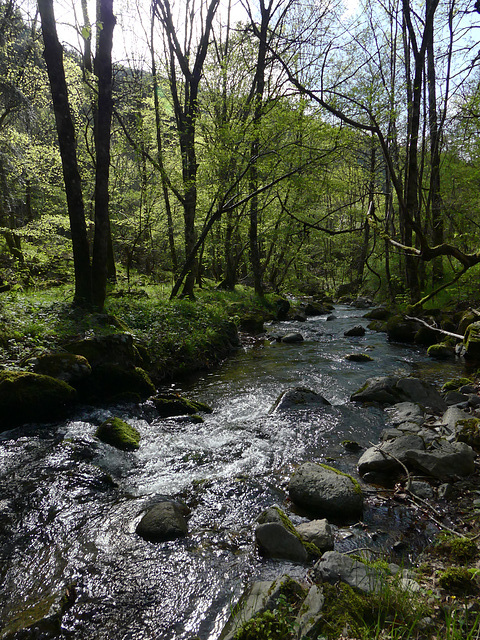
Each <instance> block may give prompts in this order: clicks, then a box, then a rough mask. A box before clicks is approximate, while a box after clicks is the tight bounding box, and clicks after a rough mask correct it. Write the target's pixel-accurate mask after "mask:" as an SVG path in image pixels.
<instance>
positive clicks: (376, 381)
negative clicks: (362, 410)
mask: <svg viewBox="0 0 480 640" xmlns="http://www.w3.org/2000/svg"><path fill="white" fill-rule="evenodd" d="M398 380H399V379H398V378H395V377H393V376H383V377H375V378H369V379H368V380H367V381H366V383H365V384H364V385H363V387H362V388H361V389H359V390H358V391H356V392H355V393H354V394H352V396H351V397H350V400H352V401H353V402H378V403H380V404H396V403H397V402H400V401H401V400H403V398H402V397H401V395H400V394H399V393H398V391H397V390H396V388H395V385H396V384H397V382H398Z"/></svg>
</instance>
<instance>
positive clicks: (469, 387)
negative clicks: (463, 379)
mask: <svg viewBox="0 0 480 640" xmlns="http://www.w3.org/2000/svg"><path fill="white" fill-rule="evenodd" d="M459 391H460V393H464V394H465V395H467V396H468V395H470V394H472V393H473V394H476V393H477V391H478V388H477V387H476V386H475V385H473V384H464V385H463V386H462V387H460V389H459Z"/></svg>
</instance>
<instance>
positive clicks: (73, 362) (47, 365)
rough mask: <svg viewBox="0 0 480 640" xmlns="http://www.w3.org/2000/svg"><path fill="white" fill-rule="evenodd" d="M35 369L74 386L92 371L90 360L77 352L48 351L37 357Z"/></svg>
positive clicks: (36, 371)
mask: <svg viewBox="0 0 480 640" xmlns="http://www.w3.org/2000/svg"><path fill="white" fill-rule="evenodd" d="M33 370H34V371H35V373H39V374H40V375H44V376H51V377H52V378H57V379H58V380H63V382H68V384H70V385H72V386H73V387H74V386H75V384H76V383H78V382H80V381H81V380H83V379H84V378H87V377H88V376H89V375H90V374H91V373H92V367H91V366H90V363H89V362H88V360H87V359H86V358H84V357H83V356H79V355H77V354H76V353H46V354H44V355H41V356H39V357H38V358H37V361H36V362H35V364H34V367H33Z"/></svg>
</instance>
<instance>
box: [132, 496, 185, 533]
mask: <svg viewBox="0 0 480 640" xmlns="http://www.w3.org/2000/svg"><path fill="white" fill-rule="evenodd" d="M136 532H137V533H138V535H139V536H141V537H142V538H143V539H144V540H148V541H149V542H164V541H166V540H175V539H176V538H181V537H183V536H185V535H187V533H188V525H187V521H186V519H185V516H184V512H183V509H182V508H181V506H180V505H179V504H178V503H176V502H160V503H158V504H156V505H154V506H153V507H152V508H151V509H149V510H148V511H147V513H146V514H145V515H144V516H143V518H142V519H141V520H140V522H139V523H138V525H137V528H136Z"/></svg>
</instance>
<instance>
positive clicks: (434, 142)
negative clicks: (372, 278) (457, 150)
mask: <svg viewBox="0 0 480 640" xmlns="http://www.w3.org/2000/svg"><path fill="white" fill-rule="evenodd" d="M430 2H431V0H429V3H430ZM428 36H429V37H428V40H427V84H428V125H429V129H430V192H429V203H430V209H431V214H432V215H431V218H432V240H433V244H434V245H439V244H442V242H443V219H442V205H443V203H442V196H441V194H440V134H439V131H438V119H437V95H436V73H435V56H434V44H433V37H434V36H433V29H431V30H430V31H429V32H428ZM442 280H443V260H442V257H441V256H440V257H439V258H436V259H435V260H433V273H432V281H433V282H432V283H433V285H434V286H436V285H438V284H439V283H440V282H441V281H442Z"/></svg>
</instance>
